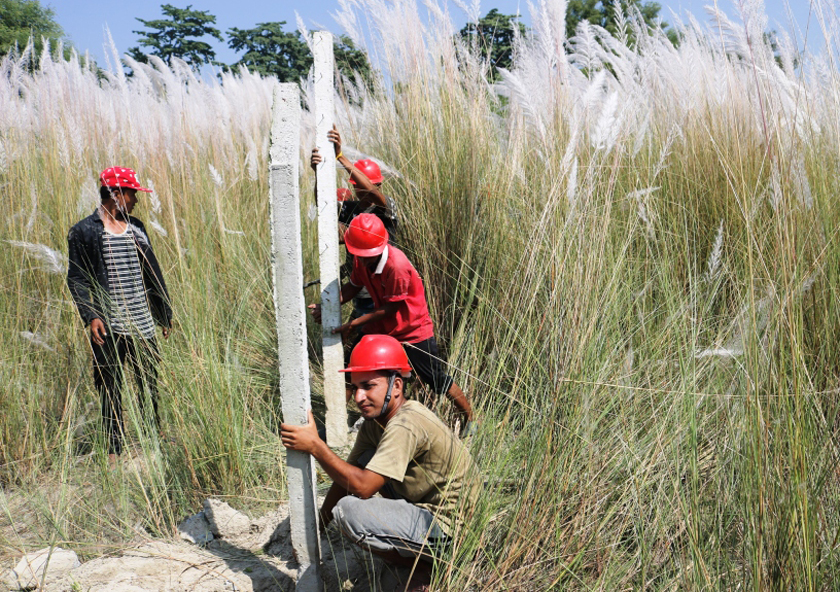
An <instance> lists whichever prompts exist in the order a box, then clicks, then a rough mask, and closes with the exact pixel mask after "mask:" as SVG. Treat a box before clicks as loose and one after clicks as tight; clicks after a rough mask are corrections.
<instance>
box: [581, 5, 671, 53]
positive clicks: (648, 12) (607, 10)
mask: <svg viewBox="0 0 840 592" xmlns="http://www.w3.org/2000/svg"><path fill="white" fill-rule="evenodd" d="M619 2H620V3H621V11H622V13H623V14H625V15H626V14H628V12H629V8H630V6H634V7H635V8H637V9H638V10H639V13H640V14H641V15H642V18H643V19H644V21H645V24H647V25H648V26H649V27H652V28H661V29H663V30H666V32H667V35H668V38H669V39H670V40H671V41H672V42H674V43H676V41H677V35H676V33H675V32H674V30H673V29H669V28H668V23H666V22H661V21H660V20H659V11H660V10H661V9H662V6H660V4H659V3H658V2H644V3H643V2H642V0H569V3H568V8H567V10H566V38H567V39H571V38H572V37H574V36H575V29H577V26H578V23H580V22H581V21H584V20H586V21H589V22H590V23H592V24H593V25H598V26H599V27H603V28H604V29H606V30H607V31H609V32H610V33H611V34H612V35H615V34H616V33H617V32H618V30H619V19H618V11H617V10H616V4H617V3H619ZM629 41H630V42H631V43H632V42H633V39H630V40H629Z"/></svg>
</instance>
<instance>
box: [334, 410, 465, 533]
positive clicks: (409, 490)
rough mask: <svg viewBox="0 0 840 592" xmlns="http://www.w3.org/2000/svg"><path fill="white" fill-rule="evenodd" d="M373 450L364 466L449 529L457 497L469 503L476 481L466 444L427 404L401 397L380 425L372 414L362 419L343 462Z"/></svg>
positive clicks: (457, 500)
mask: <svg viewBox="0 0 840 592" xmlns="http://www.w3.org/2000/svg"><path fill="white" fill-rule="evenodd" d="M367 450H375V452H374V454H373V458H371V459H370V461H369V462H368V464H367V466H366V467H365V468H366V469H367V470H369V471H373V472H374V473H377V474H379V475H382V476H383V477H386V478H388V479H390V480H391V486H392V487H393V489H394V491H395V492H396V494H397V495H398V496H400V497H402V498H404V499H405V500H407V501H409V502H411V503H413V504H415V505H417V506H419V507H421V508H424V509H426V510H428V511H429V512H431V513H432V514H434V515H435V518H436V519H437V520H438V522H439V524H440V526H441V528H442V529H443V531H444V532H446V534H447V535H452V534H453V530H454V526H455V519H456V516H457V513H458V504H459V499H460V498H461V497H462V496H463V499H461V500H460V503H463V504H465V505H466V506H468V507H471V506H472V504H473V503H475V500H476V497H477V496H478V493H479V488H480V481H479V479H478V475H477V471H476V468H475V466H474V465H473V461H472V457H470V453H469V451H468V450H467V448H466V447H465V446H464V445H463V444H462V443H461V441H460V440H458V438H456V437H455V435H454V434H453V433H452V431H451V430H450V429H449V428H448V427H447V426H446V425H445V424H444V423H443V422H442V421H441V420H440V419H439V418H438V417H437V416H436V415H435V414H434V413H433V412H432V411H430V410H429V409H428V408H426V407H425V406H424V405H422V404H421V403H418V402H417V401H406V402H405V403H403V405H402V407H400V410H399V411H398V412H397V414H396V415H395V416H394V417H392V418H391V419H390V420H389V421H388V423H387V425H386V426H385V428H384V429H383V428H382V426H380V425H379V424H378V423H376V422H375V421H373V420H368V421H365V422H364V424H362V427H361V429H360V430H359V434H358V436H357V437H356V443H355V445H354V446H353V450H352V451H351V452H350V456H349V457H347V462H348V463H350V464H357V462H356V461H357V460H358V458H359V457H360V456H361V455H362V454H363V453H364V452H365V451H367Z"/></svg>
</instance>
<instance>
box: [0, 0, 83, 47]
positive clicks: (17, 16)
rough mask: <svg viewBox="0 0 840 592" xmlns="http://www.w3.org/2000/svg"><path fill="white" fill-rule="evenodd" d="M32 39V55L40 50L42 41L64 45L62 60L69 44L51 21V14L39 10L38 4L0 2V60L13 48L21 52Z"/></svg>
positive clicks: (45, 9) (48, 10) (31, 0)
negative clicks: (62, 43) (43, 39)
mask: <svg viewBox="0 0 840 592" xmlns="http://www.w3.org/2000/svg"><path fill="white" fill-rule="evenodd" d="M30 37H32V41H33V45H34V49H35V54H36V56H37V55H40V53H41V51H42V50H43V48H44V43H43V41H42V38H46V39H47V40H48V41H50V42H51V43H55V44H56V45H57V43H58V42H59V41H64V43H65V47H66V49H65V56H66V55H67V54H68V53H69V44H68V43H67V41H66V40H65V38H64V30H63V29H62V28H61V25H59V24H58V22H57V21H56V20H55V11H54V10H53V9H51V8H49V7H46V6H41V3H40V2H39V1H38V0H0V57H2V56H5V55H6V54H7V53H9V52H10V51H14V49H15V45H17V47H18V50H19V51H22V50H23V48H24V47H26V44H27V43H28V42H29V38H30Z"/></svg>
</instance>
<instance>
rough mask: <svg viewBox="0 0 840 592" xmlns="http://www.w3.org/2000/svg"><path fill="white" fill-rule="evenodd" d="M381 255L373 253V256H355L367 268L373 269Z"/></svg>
mask: <svg viewBox="0 0 840 592" xmlns="http://www.w3.org/2000/svg"><path fill="white" fill-rule="evenodd" d="M381 257H382V255H374V256H373V257H357V259H358V260H359V263H361V264H362V265H364V266H365V267H367V268H368V269H373V268H375V267H376V264H377V263H379V259H380V258H381Z"/></svg>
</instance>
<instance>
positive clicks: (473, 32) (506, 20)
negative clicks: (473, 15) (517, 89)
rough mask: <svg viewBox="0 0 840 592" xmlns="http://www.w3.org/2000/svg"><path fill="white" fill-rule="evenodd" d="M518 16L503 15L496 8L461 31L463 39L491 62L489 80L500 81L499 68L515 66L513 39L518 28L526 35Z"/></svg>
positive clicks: (520, 32) (521, 33)
mask: <svg viewBox="0 0 840 592" xmlns="http://www.w3.org/2000/svg"><path fill="white" fill-rule="evenodd" d="M516 18H517V17H516V15H512V14H501V13H500V12H499V11H498V10H497V9H496V8H494V9H492V10H491V11H490V12H488V13H487V14H486V15H485V16H484V17H483V18H481V19H480V20H479V21H478V22H477V23H467V24H466V25H465V26H464V28H463V29H461V32H460V35H461V38H462V39H464V40H465V41H467V43H475V44H476V47H477V48H478V50H479V51H480V52H481V55H482V56H484V58H485V59H489V60H490V73H489V78H490V80H491V81H496V80H498V79H499V68H505V69H509V68H510V67H511V65H512V64H513V39H514V35H515V34H516V33H515V31H516V29H517V28H518V29H519V34H520V35H523V34H525V31H526V28H525V25H523V24H522V23H519V22H517V21H516Z"/></svg>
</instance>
